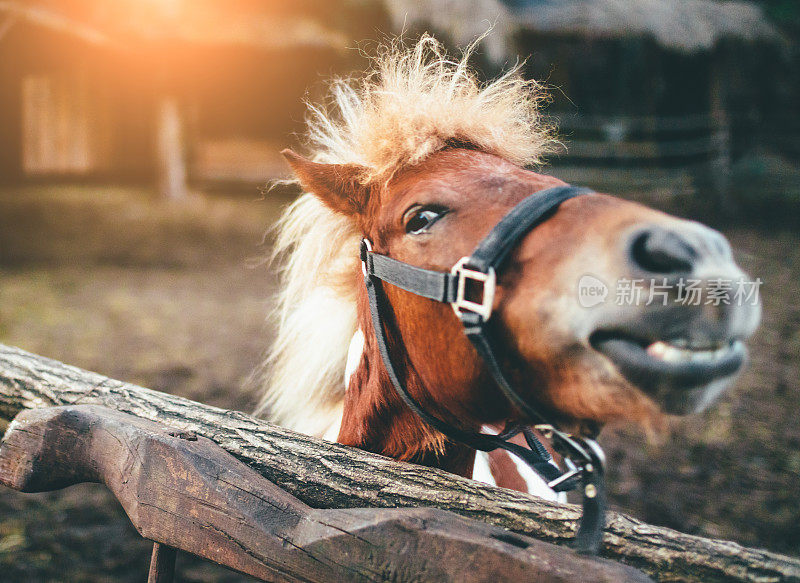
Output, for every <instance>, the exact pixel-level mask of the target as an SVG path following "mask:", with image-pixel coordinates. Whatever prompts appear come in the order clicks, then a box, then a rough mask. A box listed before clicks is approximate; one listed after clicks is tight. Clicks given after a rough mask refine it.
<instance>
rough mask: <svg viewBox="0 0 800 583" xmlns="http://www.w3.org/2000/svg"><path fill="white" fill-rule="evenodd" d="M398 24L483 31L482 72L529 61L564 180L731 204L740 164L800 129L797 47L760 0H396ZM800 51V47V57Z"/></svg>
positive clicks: (467, 35)
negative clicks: (706, 195)
mask: <svg viewBox="0 0 800 583" xmlns="http://www.w3.org/2000/svg"><path fill="white" fill-rule="evenodd" d="M387 5H388V7H389V9H390V14H391V17H392V20H393V22H394V24H395V27H396V28H399V27H400V26H402V25H403V24H404V23H405V25H406V26H407V27H408V26H410V27H411V28H412V29H414V30H433V31H435V32H437V33H439V34H440V35H443V36H445V37H447V38H448V39H450V42H451V43H452V44H454V45H457V46H464V45H465V44H466V43H468V42H470V41H471V40H472V39H474V38H475V37H477V36H478V35H480V34H481V33H483V32H485V31H486V28H487V26H488V23H493V25H494V26H493V30H492V33H491V34H490V35H489V36H487V38H486V39H484V40H483V47H484V49H485V56H486V60H487V63H486V66H487V68H488V69H490V70H491V69H493V68H494V69H499V68H501V67H504V66H506V67H507V66H508V65H509V64H513V63H514V61H515V60H516V59H517V56H520V57H521V58H526V59H527V61H526V63H525V72H526V74H527V75H528V76H530V77H532V78H534V79H537V80H541V81H544V82H545V83H546V84H547V85H548V86H549V87H550V88H551V94H552V99H553V100H552V103H551V104H550V106H549V108H548V113H549V114H550V115H551V116H553V118H554V120H555V121H556V122H557V123H558V126H559V128H560V130H561V134H562V136H563V141H564V144H565V148H564V149H563V150H562V152H560V155H559V156H557V157H556V158H555V159H552V160H550V162H551V163H553V164H554V165H557V166H558V170H557V171H554V172H556V173H558V174H559V175H560V176H562V177H564V178H565V179H568V180H571V181H574V182H578V183H583V184H592V185H593V186H595V187H597V188H603V189H607V190H616V191H619V190H620V189H622V190H625V191H641V190H643V189H644V190H648V189H653V188H656V187H657V188H659V189H662V192H663V189H664V188H672V189H673V190H677V191H681V190H691V191H694V190H695V189H696V187H697V186H698V185H699V186H701V187H705V188H706V189H709V190H710V191H712V192H716V193H717V194H718V196H719V200H718V204H721V205H723V207H724V206H725V205H728V204H730V201H728V200H726V196H725V193H727V191H728V186H729V184H730V179H731V174H732V172H733V169H734V168H733V167H734V163H735V162H736V161H737V160H738V159H740V158H742V157H743V156H747V155H749V154H750V153H752V151H753V150H754V149H755V148H760V147H762V146H764V145H767V146H770V147H771V146H776V147H777V148H778V149H780V150H782V151H785V150H786V149H787V148H788V147H789V146H788V144H789V143H791V144H795V145H794V146H793V148H794V151H793V154H794V155H795V156H797V155H800V151H799V150H798V149H797V148H798V147H797V144H798V143H800V140H798V139H797V138H798V134H799V133H800V115H798V110H797V103H798V100H799V99H800V79H798V77H797V74H796V73H790V71H791V70H792V69H791V67H790V65H789V64H790V63H791V60H792V55H791V53H790V50H791V49H790V46H791V45H790V43H789V42H788V39H787V38H785V37H784V36H783V35H782V34H781V33H780V32H779V31H778V30H777V29H776V27H775V26H774V25H773V24H772V23H771V22H770V21H769V20H768V19H767V17H766V15H765V13H764V11H763V10H762V9H761V8H760V7H759V6H757V5H756V4H753V3H748V2H720V1H715V0H624V1H620V0H613V1H611V0H566V1H558V2H556V1H552V0H468V1H463V2H450V1H448V0H423V1H416V0H388V2H387ZM795 58H796V55H795Z"/></svg>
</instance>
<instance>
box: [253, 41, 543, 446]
mask: <svg viewBox="0 0 800 583" xmlns="http://www.w3.org/2000/svg"><path fill="white" fill-rule="evenodd" d="M475 46H476V43H474V44H473V45H471V46H470V47H469V48H468V49H467V50H466V51H465V52H464V54H463V55H462V58H461V59H459V60H452V59H450V58H448V57H447V55H446V54H445V51H444V49H443V47H442V45H441V44H440V43H439V42H438V41H437V40H435V39H434V38H433V37H431V36H428V35H425V36H423V37H422V38H421V39H420V40H419V41H418V42H417V43H416V44H415V45H414V46H412V47H409V48H407V47H404V46H403V45H402V44H400V43H395V44H392V45H390V46H387V47H384V48H382V49H381V50H380V51H379V55H378V57H376V58H375V60H374V65H373V68H372V70H371V71H370V72H369V73H368V74H367V75H365V76H364V77H363V78H361V79H358V80H352V79H350V80H343V79H340V80H337V81H335V82H334V83H333V85H332V90H331V100H330V104H329V105H328V106H327V107H325V106H314V105H311V106H310V112H311V115H310V119H309V121H308V139H309V142H310V144H309V145H310V147H311V149H312V151H313V153H314V155H313V158H314V160H315V161H317V162H323V163H340V164H342V163H355V164H359V165H361V166H362V167H364V169H365V170H364V174H363V176H361V177H360V178H361V181H362V182H363V183H365V184H368V183H382V182H385V181H387V180H389V179H390V178H391V176H392V175H394V174H395V173H396V172H397V171H398V170H400V169H402V168H404V167H407V166H410V165H414V164H416V163H419V162H421V161H422V160H424V159H425V158H426V157H428V156H430V155H431V154H433V153H435V152H437V151H439V150H442V149H444V148H446V147H448V146H450V145H452V144H460V145H468V146H469V147H471V148H474V149H477V150H481V151H484V152H487V153H490V154H495V155H497V156H500V157H502V158H505V159H506V160H509V161H511V162H513V163H515V164H518V165H520V166H527V165H532V164H538V163H540V161H541V156H542V154H543V153H545V152H546V151H547V150H548V147H549V145H550V142H551V132H550V128H549V127H547V126H545V125H544V124H543V123H542V121H541V118H540V113H539V106H540V104H541V102H542V99H543V96H544V93H543V91H542V90H541V88H540V86H539V85H538V84H537V83H535V82H534V81H530V80H525V79H523V78H522V77H521V76H520V75H519V70H518V69H519V67H515V68H514V69H512V70H511V71H509V72H508V73H506V74H504V75H503V76H501V77H500V78H498V79H496V80H494V81H492V82H490V83H485V84H482V83H481V82H480V81H479V80H478V77H477V75H476V73H475V72H474V70H473V69H472V68H471V67H470V66H469V64H468V61H469V58H470V56H471V54H472V52H473V49H474V47H475ZM359 239H360V234H359V232H358V230H357V229H356V226H355V225H354V223H353V222H352V221H351V220H350V219H349V218H348V217H346V216H344V215H342V214H338V213H335V212H333V211H331V210H329V209H328V208H327V207H325V206H323V205H322V203H321V202H319V200H318V199H317V198H316V197H315V196H314V195H313V194H311V193H306V194H303V195H302V196H301V197H300V198H298V199H297V201H295V202H294V203H293V204H292V205H291V206H290V207H289V208H288V210H287V211H286V212H285V213H284V215H283V217H282V218H281V219H280V221H279V224H278V237H277V241H276V245H275V257H276V258H277V260H278V261H279V262H280V265H281V287H280V292H279V295H278V298H277V310H276V314H277V326H278V331H277V338H276V340H275V343H274V345H273V347H272V349H271V351H270V355H269V359H268V361H267V364H266V367H267V369H268V374H267V391H266V394H265V396H264V399H263V400H262V402H261V404H260V405H259V408H258V412H259V413H263V414H266V415H268V416H269V418H270V419H272V420H273V421H275V422H276V423H279V424H281V425H284V426H286V427H290V428H292V429H295V430H297V431H301V432H303V433H308V434H311V435H323V434H325V433H326V432H329V434H331V429H333V431H334V432H335V428H336V426H337V424H338V422H339V420H340V419H341V410H342V403H343V400H344V390H345V387H344V372H345V364H346V360H347V350H348V345H349V342H350V339H351V338H352V336H353V335H354V333H355V332H356V327H357V323H356V305H355V298H356V289H357V286H358V285H359V284H360V283H361V279H360V270H359V263H358V246H359ZM334 438H335V436H334Z"/></svg>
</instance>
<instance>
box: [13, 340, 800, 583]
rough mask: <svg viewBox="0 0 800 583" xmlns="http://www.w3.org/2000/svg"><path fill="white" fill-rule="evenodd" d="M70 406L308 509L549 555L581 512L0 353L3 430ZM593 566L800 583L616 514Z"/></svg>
mask: <svg viewBox="0 0 800 583" xmlns="http://www.w3.org/2000/svg"><path fill="white" fill-rule="evenodd" d="M72 404H94V405H102V406H105V407H108V408H111V409H114V410H117V411H121V412H124V413H129V414H132V415H134V416H137V417H141V418H144V419H150V420H152V421H156V422H159V423H163V424H165V425H167V426H169V427H172V428H175V429H177V430H182V431H194V432H196V433H198V434H199V435H202V436H205V437H207V438H209V439H211V440H212V441H214V442H216V443H217V444H219V445H220V446H221V447H222V448H223V449H225V450H226V451H228V452H229V453H231V454H232V455H234V456H235V457H237V458H238V459H240V460H241V461H243V462H244V463H246V464H247V465H249V466H250V467H251V468H253V469H254V470H255V471H256V472H258V473H260V474H261V475H263V476H264V477H266V478H267V479H268V480H270V481H271V482H273V483H275V484H276V485H278V486H280V487H281V488H283V489H284V490H286V491H287V492H289V493H290V494H292V495H294V496H296V497H297V498H298V499H299V500H301V501H302V502H304V503H306V504H308V505H309V506H311V507H313V508H359V507H384V508H386V507H389V508H392V507H419V506H427V507H434V508H441V509H444V510H450V511H452V512H455V513H457V514H461V515H462V516H466V517H469V518H475V519H478V520H482V521H484V522H487V523H490V524H494V525H497V526H501V527H504V528H507V529H509V530H511V531H514V532H518V533H521V534H525V535H529V536H532V537H534V538H537V539H540V540H545V541H550V542H555V543H557V544H569V543H570V542H571V541H572V539H573V537H574V534H575V529H576V528H577V520H578V518H579V515H580V508H579V507H577V506H574V505H560V504H555V503H550V502H547V501H544V500H541V499H539V498H536V497H533V496H530V495H527V494H522V493H519V492H515V491H512V490H506V489H503V488H495V487H492V486H488V485H485V484H482V483H479V482H475V481H472V480H468V479H465V478H462V477H459V476H454V475H452V474H448V473H446V472H443V471H440V470H435V469H431V468H426V467H421V466H415V465H412V464H404V463H399V462H397V461H394V460H391V459H388V458H385V457H382V456H379V455H375V454H371V453H368V452H363V451H360V450H357V449H353V448H349V447H345V446H341V445H338V444H334V443H329V442H326V441H323V440H320V439H315V438H312V437H309V436H306V435H301V434H298V433H295V432H293V431H289V430H287V429H284V428H282V427H278V426H275V425H272V424H270V423H267V422H266V421H262V420H259V419H256V418H254V417H251V416H249V415H246V414H244V413H241V412H237V411H226V410H224V409H219V408H216V407H211V406H208V405H203V404H200V403H196V402H194V401H190V400H188V399H184V398H181V397H176V396H172V395H168V394H165V393H160V392H157V391H152V390H149V389H145V388H142V387H138V386H135V385H131V384H128V383H124V382H121V381H117V380H113V379H109V378H107V377H104V376H102V375H99V374H96V373H91V372H87V371H84V370H81V369H79V368H76V367H72V366H68V365H65V364H62V363H59V362H57V361H54V360H50V359H46V358H43V357H41V356H36V355H34V354H30V353H27V352H25V351H22V350H20V349H17V348H13V347H7V346H3V345H0V418H3V419H6V420H11V419H13V417H14V416H15V415H16V414H17V413H19V412H20V411H22V410H24V409H32V408H40V407H50V406H60V405H72ZM601 556H603V557H606V558H611V559H615V560H619V561H621V562H623V563H626V564H628V565H631V566H634V567H636V568H638V569H641V570H642V571H644V572H646V573H647V574H649V575H650V576H652V577H654V578H655V579H656V580H659V581H704V582H715V581H753V582H755V581H758V582H771V581H797V582H800V559H797V558H794V557H788V556H783V555H780V554H777V553H772V552H769V551H765V550H759V549H751V548H746V547H743V546H741V545H739V544H737V543H734V542H729V541H720V540H712V539H706V538H702V537H697V536H692V535H687V534H683V533H680V532H677V531H674V530H670V529H667V528H661V527H656V526H652V525H648V524H645V523H643V522H641V521H638V520H636V519H634V518H631V517H628V516H625V515H623V514H618V513H614V512H610V513H609V514H608V517H607V526H606V529H605V533H604V536H603V550H602V553H601Z"/></svg>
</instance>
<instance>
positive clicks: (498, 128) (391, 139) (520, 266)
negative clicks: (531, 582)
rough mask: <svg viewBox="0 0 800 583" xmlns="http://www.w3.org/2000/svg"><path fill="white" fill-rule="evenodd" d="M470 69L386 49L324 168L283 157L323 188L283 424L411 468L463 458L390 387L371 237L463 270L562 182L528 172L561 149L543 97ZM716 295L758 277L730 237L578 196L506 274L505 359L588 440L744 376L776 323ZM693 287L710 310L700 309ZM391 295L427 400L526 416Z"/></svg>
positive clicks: (301, 272) (395, 326)
mask: <svg viewBox="0 0 800 583" xmlns="http://www.w3.org/2000/svg"><path fill="white" fill-rule="evenodd" d="M468 57H469V51H467V54H466V55H465V56H464V57H463V58H462V59H461V60H458V61H453V60H450V59H448V58H447V57H446V55H445V54H444V52H443V50H442V48H441V46H440V45H439V44H438V43H437V42H436V41H435V40H434V39H433V38H431V37H429V36H425V37H423V38H422V39H421V40H420V41H419V42H418V43H417V44H416V45H415V46H413V47H412V48H410V49H405V48H402V47H399V46H394V47H390V48H387V49H386V50H384V51H383V52H382V54H381V55H380V57H379V58H378V59H377V61H376V66H375V69H374V70H373V71H372V72H371V73H370V74H368V75H366V76H365V77H364V78H363V79H361V80H360V81H341V82H338V83H336V84H335V85H334V86H333V105H334V110H333V111H328V110H326V109H324V108H319V107H312V118H311V120H310V123H309V128H310V129H309V137H310V142H311V148H312V149H313V150H314V152H315V154H314V156H313V159H307V158H304V157H302V156H299V155H298V154H295V153H294V152H291V151H285V152H284V155H285V156H286V158H287V160H288V161H289V164H290V165H291V167H292V169H293V170H294V172H295V175H296V177H297V180H298V181H299V183H300V184H301V186H302V187H303V189H304V190H305V191H306V193H307V194H304V195H303V196H302V197H300V198H299V199H298V201H296V202H295V203H294V204H293V205H292V206H291V207H290V209H289V210H288V211H287V213H286V215H285V216H284V218H283V219H282V222H281V227H280V234H279V237H278V241H277V249H278V253H279V254H280V255H281V256H282V257H283V258H284V286H283V288H282V291H281V297H280V301H279V315H280V320H279V334H278V339H277V342H276V344H275V347H274V349H273V352H272V372H271V380H270V383H271V387H270V389H269V390H268V393H267V397H266V399H265V401H264V406H265V407H266V408H267V409H268V410H269V411H270V413H271V414H272V416H273V418H274V419H275V420H276V421H277V422H279V423H282V424H285V425H289V426H291V427H294V428H295V429H298V430H301V431H306V432H309V433H317V434H322V433H324V432H325V431H326V430H328V429H329V428H330V427H337V423H338V421H339V420H341V429H340V431H339V433H338V439H339V441H340V442H342V443H346V444H349V445H356V446H359V447H363V448H366V449H371V450H374V451H378V452H380V453H384V454H386V455H390V456H393V457H396V458H399V459H415V460H418V461H419V460H424V459H426V456H427V455H428V454H430V453H433V454H434V455H438V456H439V457H440V458H441V456H442V454H443V452H445V451H446V450H447V444H446V443H445V440H444V438H443V436H442V435H441V434H438V433H437V432H436V431H434V430H432V429H431V428H429V427H427V426H425V424H424V423H423V422H422V421H421V420H419V419H418V418H416V417H415V415H414V414H413V413H412V412H411V411H410V410H408V409H407V408H406V407H405V405H404V404H403V403H402V401H400V399H399V398H398V397H397V395H395V394H394V392H393V389H392V387H391V385H390V383H389V379H388V377H387V374H386V371H385V369H384V367H383V364H382V362H381V359H380V356H379V353H378V349H377V346H376V343H375V338H374V333H373V330H372V324H371V322H370V317H369V309H368V306H367V303H366V297H365V292H364V287H363V286H364V283H363V279H362V276H361V272H360V264H359V254H358V249H359V242H360V240H361V238H362V237H366V238H368V239H369V240H370V241H372V244H373V246H374V250H375V251H376V252H378V253H381V254H384V255H388V256H390V257H392V258H395V259H398V260H400V261H403V262H405V263H409V264H412V265H415V266H418V267H422V268H426V269H434V270H438V271H447V270H449V269H450V267H451V266H452V265H453V264H455V263H456V262H457V261H458V260H459V258H461V257H464V256H466V255H469V254H470V252H471V251H472V249H473V248H474V247H475V245H476V244H477V243H478V242H479V241H480V240H481V239H482V238H483V237H484V236H485V235H486V234H487V233H488V232H489V231H490V230H491V228H492V227H493V226H494V225H495V224H496V223H497V222H498V221H499V220H500V219H501V218H502V217H503V216H504V215H505V214H506V213H507V212H508V211H509V210H510V209H511V208H513V207H514V206H515V205H516V204H517V203H518V202H519V201H520V200H522V199H523V198H525V197H527V196H529V195H531V194H533V193H535V192H538V191H541V190H544V189H547V188H549V187H553V186H557V185H562V184H564V183H563V182H561V181H560V180H558V179H557V178H553V177H550V176H545V175H542V174H538V173H536V172H534V171H532V170H530V169H529V168H530V167H531V166H533V165H535V164H538V163H539V162H540V160H541V157H542V156H543V155H544V154H545V153H547V151H548V148H549V146H550V145H551V144H552V143H553V142H552V137H551V136H552V132H551V130H550V128H549V127H547V126H546V125H544V124H543V123H542V121H541V118H540V114H539V106H540V104H541V102H542V99H543V93H542V91H541V89H540V87H539V86H538V85H537V84H536V83H535V82H532V81H527V80H524V79H522V78H521V77H519V76H518V75H517V73H516V71H511V72H509V73H507V74H506V75H504V76H502V77H500V78H499V79H497V80H495V81H493V82H490V83H487V84H481V83H480V82H479V81H478V79H477V77H476V75H475V74H474V72H473V71H471V69H470V68H469V66H468V65H467V61H468ZM715 282H730V284H729V285H730V287H729V288H728V289H732V288H733V287H734V286H736V285H740V282H741V285H744V284H746V283H747V279H746V276H745V274H744V273H743V272H742V271H741V270H740V269H739V268H738V267H737V266H736V264H735V263H734V261H733V258H732V254H731V250H730V247H729V245H728V243H727V242H726V240H725V238H724V237H723V236H722V235H721V234H719V233H717V232H716V231H713V230H711V229H709V228H707V227H705V226H702V225H700V224H698V223H694V222H690V221H685V220H680V219H677V218H675V217H672V216H669V215H667V214H664V213H661V212H657V211H655V210H651V209H648V208H646V207H643V206H641V205H638V204H635V203H632V202H628V201H624V200H621V199H618V198H614V197H611V196H607V195H592V196H582V197H577V198H574V199H570V200H568V201H566V202H564V203H563V204H562V205H561V206H560V207H559V209H558V210H557V212H555V213H554V214H553V216H552V217H550V218H549V219H548V220H547V221H546V222H544V223H543V224H541V225H540V226H538V227H537V228H535V229H533V230H532V231H531V232H530V233H528V234H527V235H526V236H525V237H524V238H523V239H522V240H521V241H520V243H519V244H518V246H517V247H516V248H515V249H514V251H513V253H512V254H511V256H510V257H509V259H508V260H507V262H506V264H505V265H504V267H503V269H502V271H501V272H500V273H498V282H497V293H496V295H495V298H494V306H493V308H494V309H493V315H492V318H491V321H490V325H491V327H492V332H493V334H494V336H495V338H496V339H497V341H498V345H499V347H500V351H499V352H500V354H501V356H502V358H501V363H500V365H501V367H502V368H503V370H504V372H505V373H506V375H507V376H508V378H509V379H510V380H511V382H512V384H513V385H514V387H515V389H516V390H517V392H519V393H520V394H521V395H523V396H524V397H525V399H526V401H528V402H530V403H531V404H532V405H534V406H535V407H537V408H538V409H539V410H541V411H543V412H544V413H545V414H546V416H547V417H548V418H549V419H552V420H553V421H555V422H556V423H557V424H559V425H560V426H562V427H563V428H567V429H569V430H571V431H583V432H584V433H588V434H593V433H595V432H596V431H597V430H598V428H599V427H600V426H602V425H603V424H604V423H607V422H610V421H617V420H632V421H638V422H641V423H644V424H650V425H652V424H654V423H658V422H659V420H660V416H661V415H662V414H663V413H664V412H666V413H674V414H683V413H688V412H691V411H696V410H699V409H702V408H703V407H705V406H707V405H708V404H709V403H710V402H711V401H713V399H714V397H716V396H717V395H718V394H719V393H720V392H721V391H722V390H723V389H724V388H725V387H726V386H728V385H729V384H730V383H731V381H732V380H733V379H734V378H735V376H736V374H737V373H738V372H739V370H740V369H741V367H742V365H743V362H744V360H745V348H744V344H743V342H744V340H745V339H746V338H747V337H748V336H749V335H750V334H751V333H752V332H753V330H754V329H755V327H756V325H757V323H758V320H759V317H760V307H759V305H758V304H757V302H746V301H738V302H736V301H730V299H731V298H728V301H726V302H723V301H715V300H713V298H711V296H712V288H713V284H714V283H715ZM688 285H694V288H695V289H696V290H699V292H697V293H699V295H700V301H699V302H694V301H692V302H689V301H687V298H686V295H687V286H688ZM384 289H385V293H386V296H387V298H388V301H389V304H390V305H391V308H392V310H391V311H392V314H391V317H390V318H387V320H388V321H387V324H386V326H387V335H388V338H389V343H390V351H391V352H392V354H393V358H394V360H395V362H396V363H397V365H398V367H399V368H400V369H401V370H402V371H403V372H402V376H403V379H404V382H405V383H406V384H407V386H408V389H409V392H410V393H412V394H413V396H414V397H415V399H416V400H417V401H418V402H419V403H421V404H422V405H423V406H424V407H425V408H426V409H427V410H429V411H430V412H432V413H433V414H436V415H437V416H439V417H441V418H443V419H445V420H447V421H449V422H451V423H452V424H455V425H457V426H460V427H464V428H473V429H474V428H479V427H481V426H483V425H493V426H502V425H503V424H505V423H508V422H516V421H524V420H523V419H520V414H519V412H518V411H516V410H515V408H514V407H513V406H512V404H511V403H509V402H508V401H507V400H506V399H505V398H504V397H503V396H502V394H501V393H500V392H499V391H498V390H497V389H496V388H495V387H494V385H493V383H492V382H491V380H490V376H489V375H488V372H487V370H486V366H485V363H484V362H483V361H482V360H481V359H480V358H479V357H478V355H477V353H476V351H475V350H474V348H473V347H472V345H471V344H470V342H469V341H468V339H467V338H466V337H465V336H464V334H463V331H462V328H461V324H460V322H459V321H458V319H457V318H456V317H455V316H454V314H453V312H452V310H451V309H450V307H449V306H447V305H446V304H439V303H436V302H433V301H430V300H427V299H425V298H422V297H419V296H416V295H413V294H410V293H408V292H406V291H403V290H401V289H399V288H395V287H393V286H391V285H388V284H385V285H384ZM620 290H622V291H624V292H626V294H627V295H625V296H624V297H621V292H620ZM628 292H630V293H628ZM731 293H733V292H731ZM717 295H719V294H717ZM715 297H716V296H715ZM731 297H732V296H731ZM741 299H742V298H740V300H741ZM358 330H361V332H362V333H363V336H364V343H363V348H362V349H361V350H360V351H356V354H355V359H354V364H355V367H354V368H355V372H354V374H353V375H352V376H351V377H350V378H349V386H348V388H347V390H346V391H345V386H344V383H343V378H344V368H345V365H346V361H347V347H348V345H349V344H350V339H351V338H352V337H353V335H354V334H356V332H357V331H358ZM352 356H353V355H352V354H351V357H352ZM452 457H453V459H452V460H451V462H450V463H448V464H444V465H445V466H447V467H449V468H450V469H455V470H456V471H463V470H464V467H465V464H466V466H470V462H469V461H466V462H465V459H467V458H468V456H467V455H465V454H463V452H457V453H455V454H454V455H453V456H452ZM439 465H443V464H441V463H440V464H439Z"/></svg>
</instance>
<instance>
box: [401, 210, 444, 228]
mask: <svg viewBox="0 0 800 583" xmlns="http://www.w3.org/2000/svg"><path fill="white" fill-rule="evenodd" d="M444 214H445V212H444V211H441V210H434V209H432V208H420V209H417V210H416V211H414V213H413V214H412V215H411V217H410V218H409V219H408V221H406V233H409V234H412V235H417V234H419V233H424V232H425V231H426V230H427V229H428V228H429V227H430V226H431V225H432V224H433V223H435V222H436V221H438V220H439V219H441V218H442V217H443V216H444Z"/></svg>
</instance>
